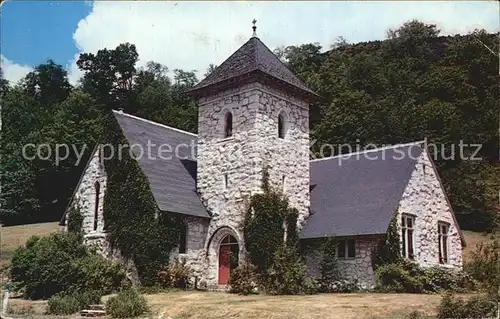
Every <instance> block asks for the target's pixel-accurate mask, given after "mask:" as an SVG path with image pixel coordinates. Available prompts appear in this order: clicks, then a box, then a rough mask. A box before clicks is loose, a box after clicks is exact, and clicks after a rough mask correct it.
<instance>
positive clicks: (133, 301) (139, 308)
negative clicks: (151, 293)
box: [106, 289, 148, 318]
mask: <svg viewBox="0 0 500 319" xmlns="http://www.w3.org/2000/svg"><path fill="white" fill-rule="evenodd" d="M106 312H107V313H108V314H110V315H111V317H113V318H134V317H137V316H140V315H142V314H144V313H146V312H148V304H147V302H146V299H145V298H144V297H143V296H141V295H140V294H139V293H138V292H137V291H136V290H134V289H127V290H123V291H121V292H120V293H118V295H117V296H115V297H111V298H110V299H109V300H108V302H106Z"/></svg>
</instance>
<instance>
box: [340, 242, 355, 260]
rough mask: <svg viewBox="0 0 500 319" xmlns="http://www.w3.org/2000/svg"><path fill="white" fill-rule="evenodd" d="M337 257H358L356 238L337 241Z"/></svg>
mask: <svg viewBox="0 0 500 319" xmlns="http://www.w3.org/2000/svg"><path fill="white" fill-rule="evenodd" d="M337 258H338V259H354V258H356V241H355V240H354V239H347V240H346V239H343V240H339V241H338V243H337Z"/></svg>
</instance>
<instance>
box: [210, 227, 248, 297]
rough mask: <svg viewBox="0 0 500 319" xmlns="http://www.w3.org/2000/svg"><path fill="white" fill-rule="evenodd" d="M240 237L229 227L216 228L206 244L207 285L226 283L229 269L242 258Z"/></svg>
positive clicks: (235, 265)
mask: <svg viewBox="0 0 500 319" xmlns="http://www.w3.org/2000/svg"><path fill="white" fill-rule="evenodd" d="M242 256H243V253H242V244H241V238H240V236H239V234H238V232H237V231H235V230H234V229H233V228H231V227H227V226H223V227H220V228H218V229H217V230H216V231H215V232H214V233H213V235H212V236H211V237H210V240H209V242H208V244H207V262H208V267H207V272H206V275H207V277H206V280H207V284H208V286H212V287H214V288H215V286H218V285H227V284H228V280H229V276H230V274H231V270H233V269H235V268H236V267H237V266H238V263H239V262H240V259H241V258H242Z"/></svg>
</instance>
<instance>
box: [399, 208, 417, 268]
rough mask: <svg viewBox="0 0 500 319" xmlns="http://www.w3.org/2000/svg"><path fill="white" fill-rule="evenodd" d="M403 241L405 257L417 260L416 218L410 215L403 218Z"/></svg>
mask: <svg viewBox="0 0 500 319" xmlns="http://www.w3.org/2000/svg"><path fill="white" fill-rule="evenodd" d="M401 239H402V242H403V247H402V248H403V250H402V255H403V257H405V258H408V259H411V260H413V259H415V217H413V216H410V215H403V216H402V217H401Z"/></svg>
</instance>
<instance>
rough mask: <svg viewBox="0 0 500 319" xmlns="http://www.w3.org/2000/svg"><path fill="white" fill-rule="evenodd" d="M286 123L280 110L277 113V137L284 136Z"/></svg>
mask: <svg viewBox="0 0 500 319" xmlns="http://www.w3.org/2000/svg"><path fill="white" fill-rule="evenodd" d="M286 125H287V123H286V118H285V115H284V114H283V112H282V113H280V114H279V115H278V137H279V138H285V134H286Z"/></svg>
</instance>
